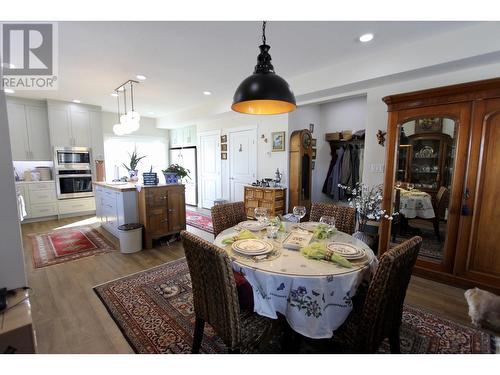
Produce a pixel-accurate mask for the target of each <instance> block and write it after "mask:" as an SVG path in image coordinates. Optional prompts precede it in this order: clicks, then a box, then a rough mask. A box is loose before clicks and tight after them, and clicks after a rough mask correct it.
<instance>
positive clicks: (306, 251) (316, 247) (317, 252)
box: [300, 242, 352, 268]
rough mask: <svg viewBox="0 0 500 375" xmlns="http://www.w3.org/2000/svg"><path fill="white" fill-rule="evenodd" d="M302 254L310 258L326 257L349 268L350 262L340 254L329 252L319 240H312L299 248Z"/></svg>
mask: <svg viewBox="0 0 500 375" xmlns="http://www.w3.org/2000/svg"><path fill="white" fill-rule="evenodd" d="M300 252H301V254H302V255H304V256H305V257H306V258H311V259H326V260H329V261H332V262H334V263H337V264H338V265H340V266H342V267H346V268H351V267H352V263H351V262H349V261H348V260H347V259H346V258H344V257H343V256H341V255H338V254H335V253H332V252H330V251H329V250H328V249H327V248H326V246H325V244H323V243H319V242H313V243H311V244H310V245H308V246H306V247H303V248H302V249H300Z"/></svg>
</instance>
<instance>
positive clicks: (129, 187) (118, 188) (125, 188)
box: [93, 181, 183, 191]
mask: <svg viewBox="0 0 500 375" xmlns="http://www.w3.org/2000/svg"><path fill="white" fill-rule="evenodd" d="M93 184H94V185H97V186H102V187H104V188H107V189H112V190H116V191H134V190H137V188H138V187H140V188H141V189H151V188H158V187H163V186H179V185H183V184H158V185H142V184H138V183H136V182H127V183H126V184H121V185H118V184H113V183H109V182H95V181H94V182H93Z"/></svg>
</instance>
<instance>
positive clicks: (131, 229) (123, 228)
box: [118, 223, 142, 254]
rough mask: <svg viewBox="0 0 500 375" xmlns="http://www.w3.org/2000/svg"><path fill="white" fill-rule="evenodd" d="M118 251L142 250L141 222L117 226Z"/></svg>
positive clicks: (133, 251) (134, 251) (126, 252)
mask: <svg viewBox="0 0 500 375" xmlns="http://www.w3.org/2000/svg"><path fill="white" fill-rule="evenodd" d="M118 238H119V240H120V252H122V253H124V254H131V253H136V252H138V251H141V250H142V224H138V223H132V224H123V225H120V226H119V227H118Z"/></svg>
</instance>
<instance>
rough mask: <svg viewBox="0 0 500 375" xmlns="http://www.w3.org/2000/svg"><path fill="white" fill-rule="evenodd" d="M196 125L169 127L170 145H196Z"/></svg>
mask: <svg viewBox="0 0 500 375" xmlns="http://www.w3.org/2000/svg"><path fill="white" fill-rule="evenodd" d="M196 142H197V140H196V125H193V126H187V127H185V128H177V129H170V147H186V146H196Z"/></svg>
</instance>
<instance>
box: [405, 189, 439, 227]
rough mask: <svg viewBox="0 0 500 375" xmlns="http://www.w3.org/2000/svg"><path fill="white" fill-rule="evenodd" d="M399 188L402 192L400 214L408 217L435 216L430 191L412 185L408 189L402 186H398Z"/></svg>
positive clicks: (429, 217)
mask: <svg viewBox="0 0 500 375" xmlns="http://www.w3.org/2000/svg"><path fill="white" fill-rule="evenodd" d="M397 189H399V191H400V192H401V203H400V207H399V212H400V214H402V215H404V216H405V217H406V218H407V219H414V218H416V217H420V218H423V219H432V218H433V217H435V213H434V207H433V206H432V198H431V196H430V194H429V193H426V192H425V191H420V190H417V189H414V188H412V186H411V185H410V186H409V189H408V190H406V189H403V188H401V187H397Z"/></svg>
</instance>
